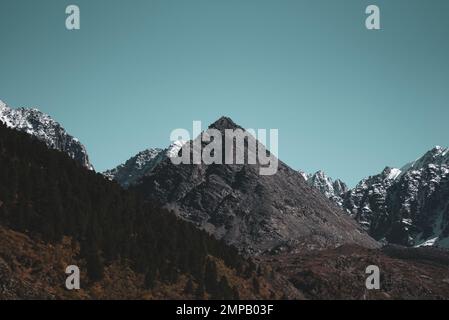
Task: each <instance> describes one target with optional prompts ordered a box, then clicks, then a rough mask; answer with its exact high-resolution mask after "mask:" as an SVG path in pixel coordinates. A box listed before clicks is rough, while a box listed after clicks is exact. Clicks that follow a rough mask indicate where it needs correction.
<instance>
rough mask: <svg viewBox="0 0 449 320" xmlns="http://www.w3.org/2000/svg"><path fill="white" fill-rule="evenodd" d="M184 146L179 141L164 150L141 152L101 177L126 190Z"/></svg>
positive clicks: (152, 149)
mask: <svg viewBox="0 0 449 320" xmlns="http://www.w3.org/2000/svg"><path fill="white" fill-rule="evenodd" d="M184 144H185V142H184V141H181V140H179V141H175V142H173V143H172V144H171V145H170V146H169V147H168V148H166V149H160V148H150V149H147V150H144V151H141V152H139V153H138V154H136V155H135V156H133V157H131V158H130V159H128V160H127V161H126V162H125V163H123V164H121V165H119V166H117V167H116V168H114V169H110V170H107V171H105V172H103V175H104V176H105V177H106V178H108V179H109V180H115V181H117V182H118V183H119V184H120V185H121V186H123V187H124V188H128V187H130V186H131V185H134V184H136V183H137V182H138V181H139V180H140V179H141V178H142V177H144V176H145V175H147V174H149V173H150V172H151V171H152V170H153V169H154V168H155V167H156V166H157V165H158V164H159V163H160V162H162V161H163V160H165V159H167V158H171V157H174V156H176V155H177V154H178V152H179V151H180V150H181V148H182V146H183V145H184Z"/></svg>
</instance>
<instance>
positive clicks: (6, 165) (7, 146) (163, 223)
mask: <svg viewBox="0 0 449 320" xmlns="http://www.w3.org/2000/svg"><path fill="white" fill-rule="evenodd" d="M0 224H1V225H2V228H4V229H5V228H6V229H5V230H14V231H18V232H20V233H23V234H25V235H26V237H29V238H31V239H35V240H36V241H39V242H40V243H42V244H43V245H46V244H49V245H52V244H55V245H56V244H58V243H61V242H62V241H63V239H67V238H69V239H71V240H72V241H73V242H74V243H76V244H78V245H79V252H78V253H77V256H76V259H77V260H78V261H83V263H85V265H86V270H85V271H86V276H87V277H88V281H87V282H89V283H94V282H95V281H101V280H102V279H103V278H104V277H105V270H110V266H111V265H113V264H116V263H119V264H120V263H121V264H125V263H126V265H130V267H131V269H132V271H133V272H136V273H138V274H142V275H143V276H144V286H145V288H146V289H148V290H151V289H152V288H154V287H155V286H156V285H157V284H159V285H160V284H173V283H176V282H177V281H178V280H179V279H180V278H182V279H188V281H187V284H186V287H187V288H186V292H189V294H190V295H191V296H192V297H197V298H203V297H206V298H218V299H220V298H238V297H239V292H240V293H241V290H240V287H241V286H243V285H244V284H245V283H246V282H248V283H251V288H252V289H251V290H249V291H248V290H247V291H246V293H245V294H246V295H247V297H248V298H251V297H253V298H257V297H262V296H263V295H264V292H263V290H260V287H261V286H260V285H259V284H258V283H257V282H258V281H262V282H264V281H265V280H264V279H262V278H261V272H260V270H259V276H257V274H256V273H255V272H254V271H255V270H256V266H255V265H254V264H253V263H252V262H250V261H247V260H245V259H243V258H242V257H241V256H239V255H238V252H237V251H236V250H235V249H234V248H232V247H229V246H227V245H225V244H224V243H223V242H220V241H217V240H215V239H214V238H212V237H211V236H209V235H208V234H206V233H205V232H202V231H199V230H198V229H196V228H195V227H194V226H192V225H191V224H190V223H187V222H185V221H182V220H180V219H179V218H177V217H176V216H175V215H174V214H172V213H170V212H167V211H164V210H162V209H160V208H158V207H157V206H155V205H152V204H149V203H146V202H143V201H142V200H141V199H140V198H139V197H138V196H136V195H135V194H133V193H131V192H128V191H125V190H123V189H122V188H121V187H120V186H119V185H117V184H116V183H114V182H110V181H107V180H106V179H105V178H104V177H103V176H102V175H100V174H96V173H94V172H92V171H89V170H86V169H85V168H83V167H81V166H80V165H79V164H78V163H76V162H75V161H74V160H72V159H70V158H69V157H68V156H66V155H65V154H63V153H61V152H59V151H55V150H49V149H48V148H47V147H46V146H45V145H44V144H43V143H42V142H40V141H38V140H37V139H35V138H32V137H30V136H28V135H26V134H23V133H20V132H17V131H14V130H11V129H8V128H6V127H5V126H3V125H2V124H0ZM0 258H2V257H1V256H0ZM3 259H4V260H7V259H5V257H3ZM6 263H8V261H6ZM220 265H222V266H223V268H220V267H219V266H220ZM220 270H228V271H227V273H228V274H226V272H220ZM62 272H63V270H62ZM229 272H231V273H232V274H238V276H236V277H237V278H236V277H234V280H233V281H231V277H228V275H229V274H230V273H229ZM239 277H242V278H241V279H240V280H239ZM236 279H237V281H236ZM230 282H232V283H230ZM62 285H63V283H62V284H61V286H62ZM262 287H267V288H268V287H269V285H268V284H266V285H263V286H262ZM254 288H255V289H254ZM256 289H257V290H256ZM251 291H252V292H251ZM267 292H268V291H267ZM267 294H268V293H267ZM186 295H187V294H186ZM267 297H268V296H267Z"/></svg>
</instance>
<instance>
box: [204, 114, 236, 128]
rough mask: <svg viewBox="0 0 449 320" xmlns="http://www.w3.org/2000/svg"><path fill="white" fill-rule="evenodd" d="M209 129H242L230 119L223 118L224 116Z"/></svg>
mask: <svg viewBox="0 0 449 320" xmlns="http://www.w3.org/2000/svg"><path fill="white" fill-rule="evenodd" d="M209 128H210V129H217V130H220V131H224V130H226V129H232V130H236V129H243V128H242V127H241V126H239V125H238V124H236V123H235V122H234V121H233V120H232V119H231V118H229V117H225V116H223V117H221V118H220V119H218V120H217V121H215V122H214V123H213V124H211V125H210V126H209Z"/></svg>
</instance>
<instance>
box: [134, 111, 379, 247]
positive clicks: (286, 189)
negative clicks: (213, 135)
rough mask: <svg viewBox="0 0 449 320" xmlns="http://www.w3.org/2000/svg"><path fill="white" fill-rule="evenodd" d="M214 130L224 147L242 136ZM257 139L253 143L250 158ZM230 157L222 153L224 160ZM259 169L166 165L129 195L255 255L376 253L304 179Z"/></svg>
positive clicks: (225, 124)
mask: <svg viewBox="0 0 449 320" xmlns="http://www.w3.org/2000/svg"><path fill="white" fill-rule="evenodd" d="M209 128H212V129H217V130H219V131H220V132H221V134H222V140H223V141H225V140H226V138H227V137H226V136H225V134H224V132H225V130H226V129H232V130H236V129H241V127H240V126H238V125H236V124H235V123H234V122H233V121H232V120H231V119H229V118H226V117H222V118H220V119H219V120H218V121H216V122H215V123H214V124H212V125H211V126H210V127H209ZM197 139H201V137H198V138H197ZM254 139H255V138H254V137H252V136H251V135H250V136H249V137H248V143H247V145H246V147H245V150H246V151H247V149H248V145H255V144H253V143H254V141H253V140H254ZM223 145H225V143H223ZM204 147H205V145H204V143H203V144H202V150H204ZM227 151H229V150H225V148H224V147H223V150H222V154H223V155H225V154H226V152H227ZM183 152H184V150H183ZM190 152H192V150H190ZM260 168H261V164H260V163H256V164H248V163H245V164H238V165H237V164H233V165H228V164H227V165H221V164H211V165H206V164H204V163H202V164H195V165H191V164H180V165H174V164H173V163H172V161H170V159H168V158H167V159H165V160H163V161H161V162H160V163H159V164H158V165H157V166H156V167H155V168H154V169H153V170H152V171H151V172H149V173H148V174H146V175H145V176H144V177H143V178H142V179H141V180H140V183H139V184H137V185H136V186H134V187H132V188H131V189H132V190H135V191H137V192H139V193H140V194H142V195H143V196H144V197H145V198H146V199H148V200H152V201H158V202H160V203H162V204H164V205H165V206H167V207H168V208H170V209H172V210H174V211H175V212H177V214H178V215H179V216H181V217H182V218H183V219H185V220H188V221H191V222H193V223H195V224H196V225H198V226H199V227H200V228H202V229H204V230H206V231H208V232H210V233H211V234H213V235H215V236H216V237H217V238H219V239H224V240H225V241H226V242H227V243H229V244H232V245H235V246H237V247H238V248H239V249H241V250H243V251H244V252H246V253H250V254H259V253H264V252H265V253H266V252H277V251H280V250H286V249H290V250H299V249H305V248H325V247H336V246H338V245H340V244H344V243H358V244H360V245H365V246H367V247H376V246H377V243H376V242H375V241H373V240H372V239H371V238H370V237H369V236H367V235H366V234H365V233H364V232H363V231H362V230H361V228H360V227H359V226H358V225H357V223H355V221H353V220H352V219H351V218H349V217H347V216H346V215H345V214H344V213H343V212H342V211H341V210H340V209H339V208H338V207H337V206H335V205H334V204H333V203H332V202H331V201H330V200H328V199H327V198H325V197H324V196H323V195H322V194H321V193H320V192H318V191H317V190H315V189H314V188H312V187H310V186H309V185H308V184H307V183H306V181H305V180H304V179H303V177H302V176H301V174H300V173H298V172H297V171H295V170H293V169H291V168H290V167H288V166H287V165H286V164H284V163H282V162H280V161H279V167H278V171H277V173H276V174H275V175H271V176H269V175H266V176H264V175H260V174H259V169H260Z"/></svg>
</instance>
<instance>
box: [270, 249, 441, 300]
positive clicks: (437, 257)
mask: <svg viewBox="0 0 449 320" xmlns="http://www.w3.org/2000/svg"><path fill="white" fill-rule="evenodd" d="M264 262H265V263H269V264H271V265H272V266H273V268H274V269H275V270H276V271H277V272H280V273H282V274H284V275H285V276H286V277H287V278H288V279H289V280H290V281H291V282H292V283H293V284H294V285H295V286H296V287H297V288H298V289H299V290H301V291H302V292H303V293H304V295H305V296H306V298H308V299H449V252H448V251H444V250H439V249H435V248H423V249H410V248H395V249H394V250H393V249H391V248H385V249H383V250H378V249H375V250H370V249H365V248H361V247H357V246H343V247H340V248H337V249H330V250H325V251H310V252H304V253H301V254H297V255H284V256H277V257H270V258H266V260H265V261H264ZM369 265H377V266H378V267H379V268H380V272H381V289H380V290H367V289H366V286H365V281H366V278H367V276H368V275H366V274H365V271H366V267H367V266H369Z"/></svg>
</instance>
